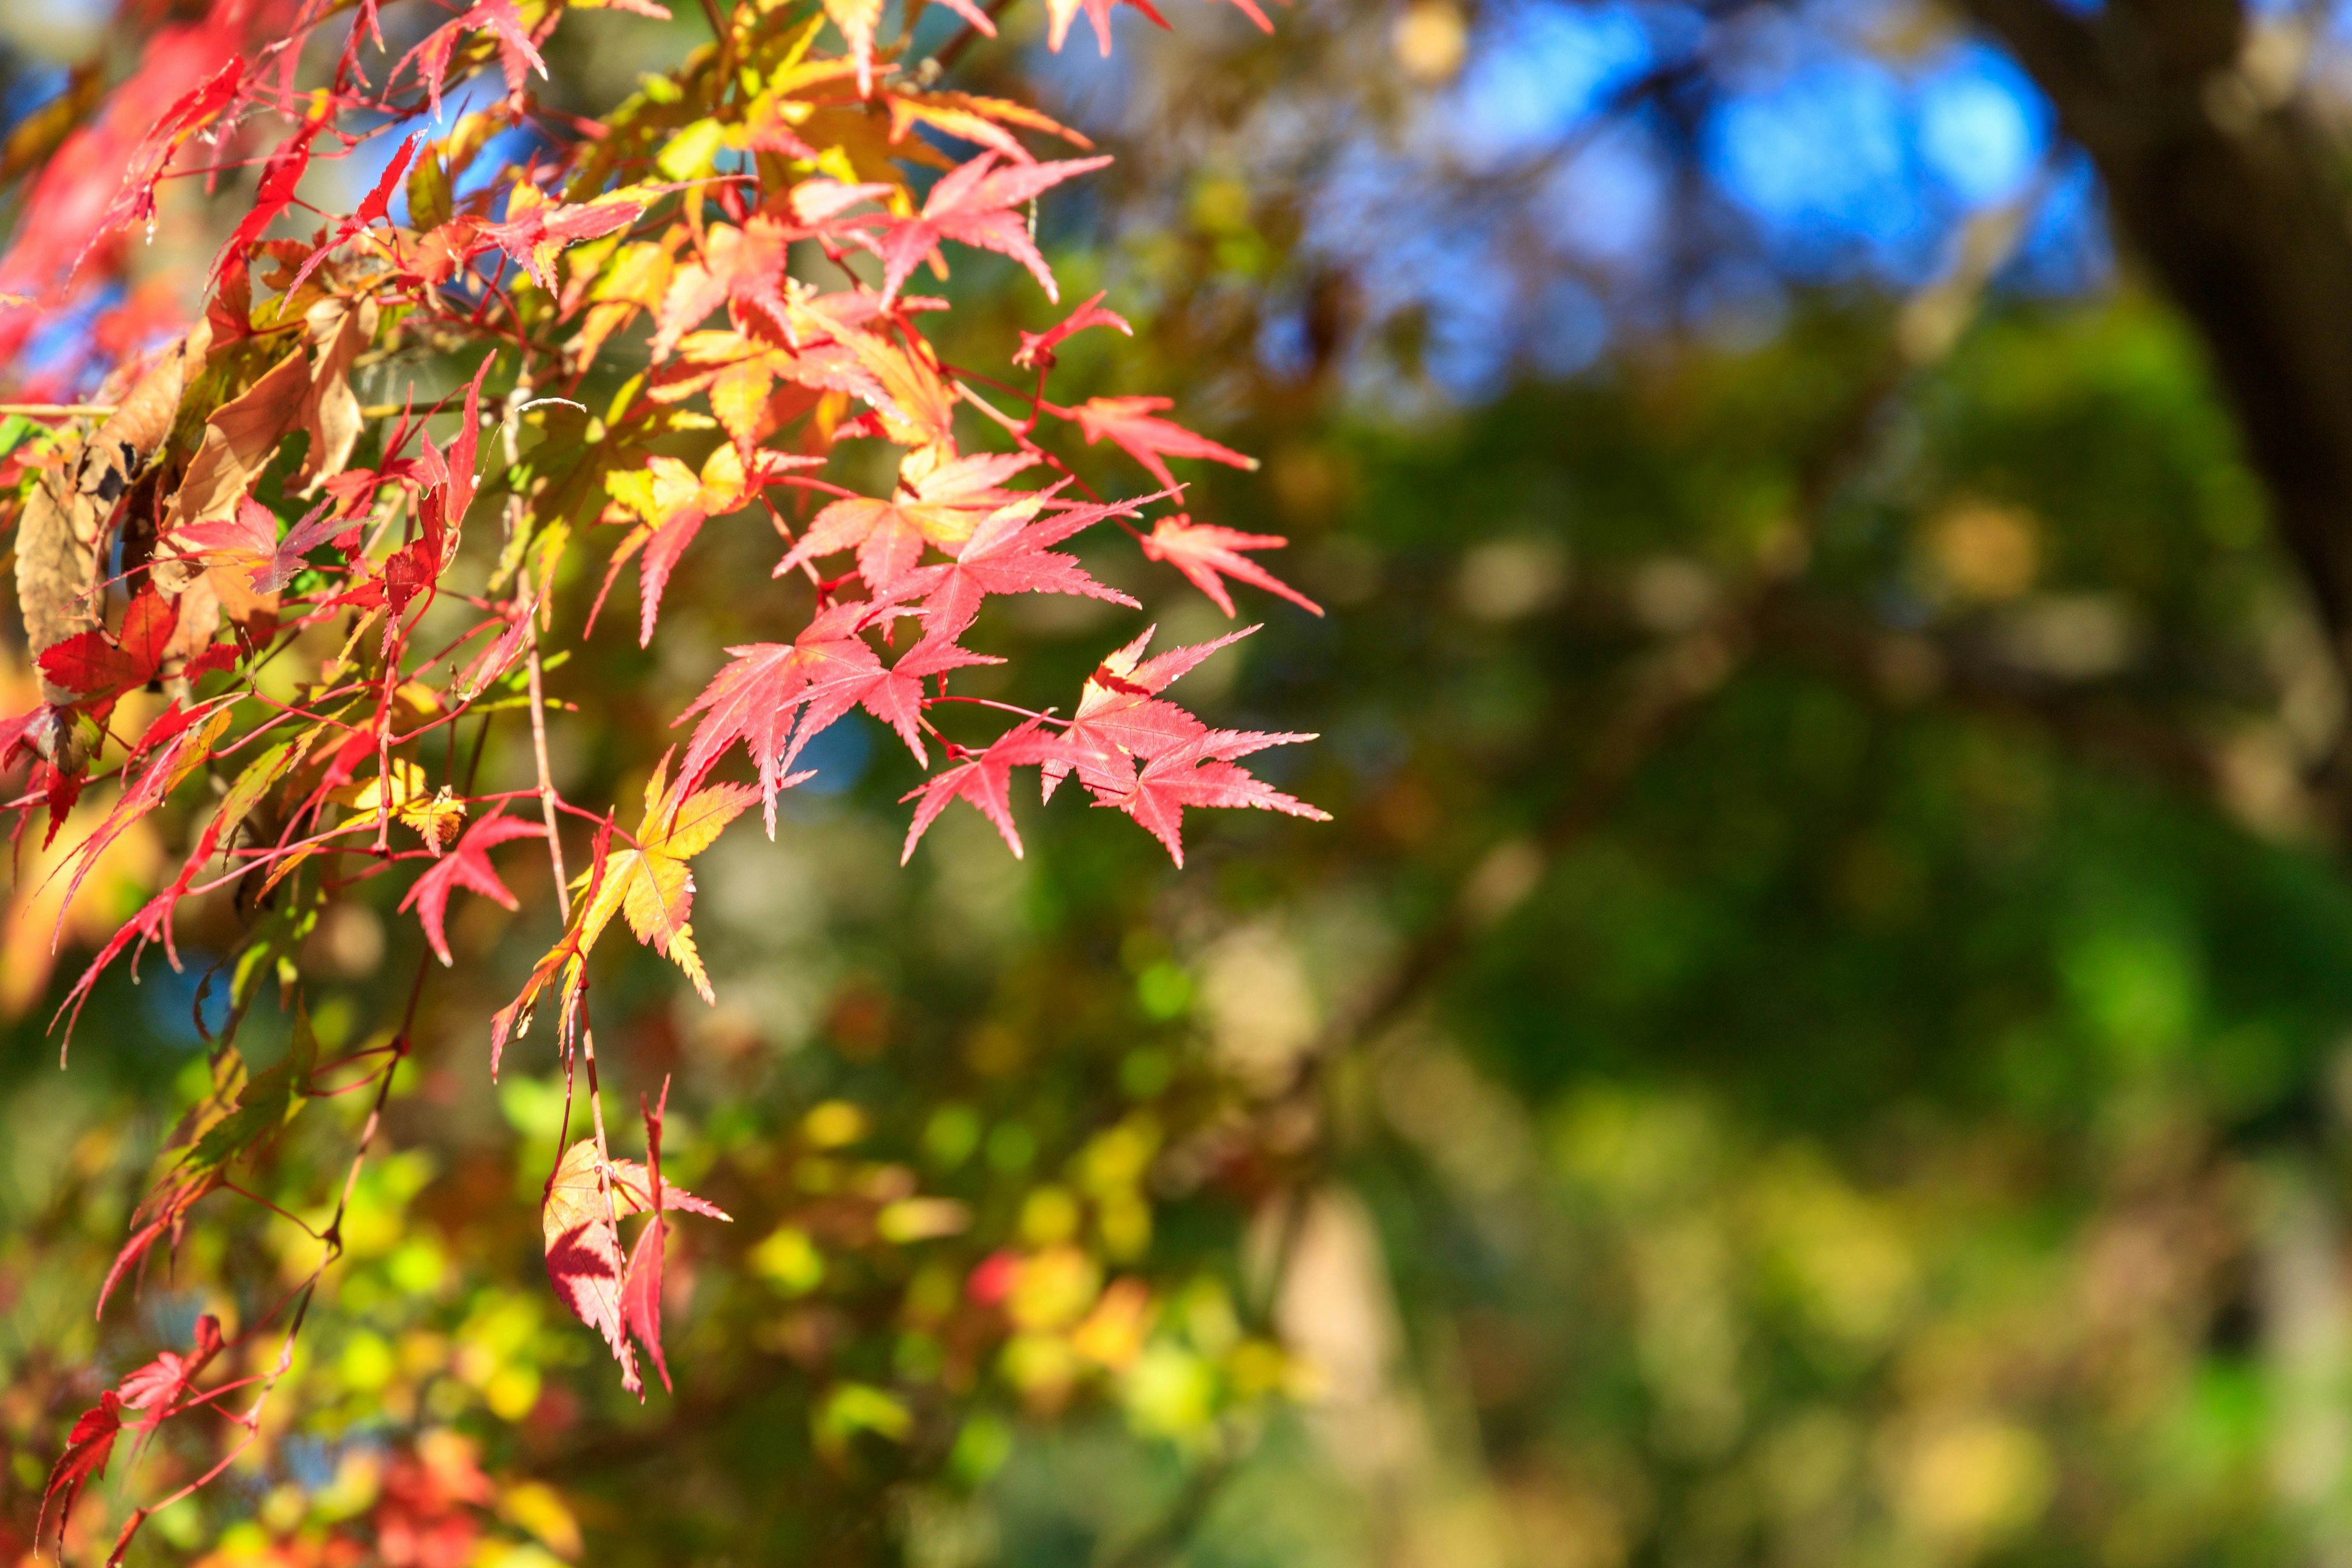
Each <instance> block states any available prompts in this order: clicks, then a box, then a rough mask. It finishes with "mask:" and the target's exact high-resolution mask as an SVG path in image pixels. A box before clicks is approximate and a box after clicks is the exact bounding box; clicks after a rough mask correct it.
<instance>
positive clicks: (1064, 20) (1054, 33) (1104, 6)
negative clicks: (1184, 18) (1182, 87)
mask: <svg viewBox="0 0 2352 1568" xmlns="http://www.w3.org/2000/svg"><path fill="white" fill-rule="evenodd" d="M1115 4H1117V0H1045V16H1046V35H1045V41H1046V46H1047V47H1049V48H1051V49H1053V50H1054V52H1055V53H1056V54H1059V53H1060V52H1061V49H1062V40H1063V39H1064V38H1066V37H1068V36H1069V32H1070V24H1071V23H1072V22H1074V21H1076V19H1077V16H1078V12H1079V11H1080V9H1082V8H1083V9H1084V10H1085V12H1086V14H1087V21H1088V22H1089V23H1091V24H1093V26H1094V30H1095V42H1096V43H1097V45H1099V46H1100V47H1101V48H1102V52H1103V56H1104V58H1109V56H1110V8H1111V6H1112V5H1115ZM1128 4H1129V5H1133V6H1134V7H1135V8H1136V9H1137V10H1139V11H1140V12H1142V13H1143V14H1144V15H1145V16H1149V17H1150V18H1151V20H1152V22H1153V24H1154V25H1155V26H1160V27H1165V26H1168V18H1167V17H1165V16H1161V15H1160V13H1159V11H1158V10H1156V9H1154V8H1153V6H1152V4H1151V0H1128Z"/></svg>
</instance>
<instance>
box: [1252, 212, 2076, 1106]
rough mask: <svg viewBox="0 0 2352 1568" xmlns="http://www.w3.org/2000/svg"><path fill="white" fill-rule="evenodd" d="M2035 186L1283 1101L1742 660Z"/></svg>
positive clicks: (1993, 264)
mask: <svg viewBox="0 0 2352 1568" xmlns="http://www.w3.org/2000/svg"><path fill="white" fill-rule="evenodd" d="M2039 195H2040V192H2039V189H2038V188H2037V189H2035V190H2033V191H2029V192H2028V193H2027V194H2026V195H2023V196H2021V197H2020V198H2019V199H2018V200H2017V201H2015V202H2013V203H2011V205H2008V206H2006V207H2003V208H2000V209H1999V210H1997V211H1994V212H1991V213H1988V214H1986V215H1984V216H1981V217H1979V218H1978V219H1977V220H1976V221H1974V222H1973V223H1971V224H1969V226H1967V227H1966V228H1964V229H1963V230H1962V231H1961V234H1960V237H1959V240H1958V245H1957V247H1955V255H1954V256H1953V258H1952V259H1951V261H1950V262H1949V264H1948V266H1947V268H1945V271H1944V274H1943V276H1942V277H1941V278H1940V279H1938V280H1937V282H1935V283H1932V284H1930V285H1929V286H1927V288H1926V289H1922V290H1920V291H1919V292H1918V293H1917V294H1916V295H1915V296H1913V298H1912V299H1911V300H1909V301H1908V303H1907V304H1906V306H1905V308H1904V310H1902V312H1901V313H1900V315H1899V316H1898V318H1897V319H1896V321H1895V326H1894V330H1893V331H1892V332H1891V333H1890V335H1889V337H1888V341H1887V343H1886V347H1885V353H1884V355H1883V358H1882V360H1881V363H1879V365H1878V366H1877V368H1876V369H1875V370H1874V371H1873V372H1871V373H1870V374H1867V375H1865V376H1864V378H1863V379H1862V380H1861V382H1860V383H1859V384H1857V385H1856V386H1855V388H1854V389H1853V393H1852V394H1851V395H1850V396H1849V397H1848V399H1847V401H1846V403H1845V405H1843V408H1842V409H1841V411H1840V412H1839V414H1838V415H1837V416H1836V417H1835V418H1834V419H1832V421H1831V422H1830V423H1829V425H1828V426H1827V427H1826V428H1825V429H1824V430H1823V431H1822V437H1821V439H1820V440H1819V442H1818V443H1817V444H1816V445H1815V446H1814V447H1813V449H1812V450H1811V452H1810V453H1808V454H1807V455H1806V457H1805V458H1804V460H1803V461H1802V462H1801V464H1800V466H1799V468H1798V474H1797V485H1796V496H1795V499H1794V501H1793V503H1792V504H1791V506H1790V515H1789V517H1788V519H1787V521H1785V522H1784V523H1783V525H1782V527H1781V528H1780V531H1779V532H1778V533H1777V534H1776V535H1775V536H1774V537H1772V538H1771V539H1770V540H1769V541H1768V542H1766V543H1765V545H1764V546H1763V547H1762V548H1761V549H1760V550H1759V552H1758V553H1757V556H1756V559H1755V561H1754V563H1753V564H1752V565H1751V567H1750V569H1749V571H1748V576H1747V578H1746V580H1745V581H1744V582H1742V583H1741V584H1738V585H1737V586H1736V587H1735V588H1734V589H1733V590H1732V591H1731V592H1730V593H1728V594H1727V595H1724V597H1723V600H1722V602H1721V603H1720V604H1719V605H1717V608H1716V609H1715V610H1714V611H1713V612H1712V613H1710V614H1709V615H1708V616H1706V617H1705V618H1704V619H1702V620H1701V621H1700V622H1699V623H1698V624H1697V625H1696V626H1693V627H1692V628H1691V629H1690V630H1688V631H1686V632H1685V633H1683V634H1682V635H1680V636H1678V637H1675V638H1673V639H1672V640H1670V641H1669V642H1667V643H1666V644H1665V646H1664V647H1661V648H1659V649H1658V650H1657V651H1656V652H1655V653H1654V654H1652V655H1651V656H1650V657H1649V658H1645V659H1643V661H1641V663H1640V664H1639V665H1638V666H1637V667H1636V668H1634V670H1633V672H1632V674H1631V676H1630V677H1629V678H1628V679H1627V680H1626V683H1625V690H1624V693H1623V695H1622V698H1621V699H1620V700H1619V701H1618V703H1617V704H1616V706H1615V707H1614V708H1613V709H1612V710H1611V711H1610V713H1609V715H1608V716H1607V717H1606V718H1605V719H1603V720H1602V721H1601V723H1600V725H1599V726H1598V727H1597V729H1596V730H1595V731H1594V732H1593V733H1594V739H1593V742H1592V743H1591V748H1590V750H1589V751H1588V752H1587V753H1586V757H1585V763H1584V767H1583V770H1582V772H1581V773H1579V775H1578V776H1577V779H1576V782H1575V784H1573V785H1572V786H1571V787H1570V790H1569V791H1568V793H1567V794H1566V795H1563V796H1561V797H1560V798H1559V801H1557V802H1556V803H1555V804H1554V805H1553V807H1552V809H1551V811H1550V812H1549V815H1548V816H1546V817H1545V819H1544V822H1543V824H1542V826H1540V827H1539V828H1538V831H1537V832H1536V834H1535V835H1534V836H1533V837H1532V838H1531V839H1514V840H1510V841H1507V842H1505V843H1502V844H1498V845H1496V846H1495V847H1493V848H1492V849H1491V850H1489V851H1488V853H1487V854H1486V856H1485V857H1484V858H1481V859H1480V860H1479V861H1478V863H1477V864H1476V865H1475V867H1473V868H1472V869H1471V871H1470V872H1469V874H1468V875H1467V876H1465V878H1464V879H1462V881H1461V882H1460V884H1459V885H1458V887H1457V888H1456V889H1455V893H1454V898H1453V900H1452V901H1451V903H1450V905H1449V907H1448V910H1447V912H1446V914H1445V915H1444V917H1443V918H1442V919H1440V920H1439V921H1437V922H1436V923H1435V924H1434V925H1433V926H1431V927H1430V928H1429V929H1428V930H1427V931H1424V932H1423V933H1422V935H1421V936H1420V938H1419V939H1418V940H1416V941H1415V942H1413V943H1412V945H1411V946H1410V947H1408V948H1407V949H1406V951H1405V952H1404V954H1403V956H1402V959H1401V960H1400V961H1399V962H1398V963H1396V964H1395V965H1394V966H1392V967H1391V969H1390V971H1389V972H1388V974H1387V975H1386V977H1385V978H1384V979H1382V980H1381V982H1380V983H1379V984H1376V985H1374V986H1373V987H1372V988H1371V989H1370V990H1369V991H1368V992H1366V993H1365V994H1363V995H1361V996H1360V997H1359V998H1358V999H1357V1000H1356V1002H1355V1004H1354V1005H1352V1006H1350V1007H1348V1008H1346V1009H1344V1010H1343V1011H1341V1012H1340V1013H1339V1016H1336V1017H1335V1018H1334V1019H1333V1021H1332V1022H1331V1024H1330V1026H1328V1028H1327V1029H1326V1030H1325V1031H1324V1033H1323V1035H1322V1036H1321V1037H1320V1038H1319V1039H1318V1041H1317V1042H1316V1044H1315V1045H1314V1046H1313V1047H1311V1049H1310V1050H1309V1051H1308V1052H1307V1055H1306V1056H1305V1057H1304V1058H1302V1061H1301V1063H1300V1066H1299V1068H1298V1071H1297V1077H1296V1079H1294V1082H1293V1084H1292V1086H1291V1088H1290V1089H1289V1090H1288V1092H1287V1093H1286V1095H1285V1096H1283V1099H1284V1100H1291V1101H1295V1100H1297V1097H1299V1096H1301V1095H1303V1094H1307V1093H1310V1092H1312V1091H1313V1089H1314V1087H1315V1085H1316V1083H1317V1081H1318V1079H1319V1077H1320V1074H1321V1071H1322V1069H1323V1068H1324V1066H1325V1065H1326V1064H1327V1063H1328V1061H1329V1060H1330V1059H1331V1058H1334V1057H1335V1056H1337V1055H1338V1054H1339V1053H1340V1052H1341V1051H1343V1050H1344V1049H1346V1048H1347V1047H1349V1046H1350V1045H1351V1044H1355V1043H1359V1042H1362V1041H1366V1040H1370V1039H1372V1038H1375V1037H1378V1036H1380V1035H1381V1034H1382V1033H1384V1032H1385V1031H1386V1030H1387V1029H1389V1028H1390V1027H1391V1026H1393V1025H1394V1024H1395V1023H1396V1022H1397V1021H1398V1019H1399V1018H1401V1017H1402V1016H1403V1015H1404V1014H1405V1012H1406V1011H1407V1010H1409V1009H1410V1008H1411V1007H1412V1005H1414V1004H1415V1003H1416V1002H1417V1001H1418V1000H1419V999H1420V997H1421V995H1422V994H1423V992H1424V991H1425V990H1426V989H1427V988H1428V987H1429V986H1430V984H1432V983H1433V981H1435V980H1436V979H1437V977H1438V976H1439V975H1441V974H1442V973H1444V972H1445V970H1446V969H1448V968H1449V967H1451V966H1452V964H1453V963H1454V961H1455V960H1456V959H1457V958H1458V957H1460V955H1461V954H1462V952H1464V950H1465V948H1467V947H1468V946H1469V944H1470V943H1471V942H1474V941H1475V939H1476V938H1477V937H1478V936H1480V935H1481V934H1483V933H1484V932H1485V931H1487V930H1489V929H1491V928H1492V927H1493V926H1494V925H1496V923H1497V922H1498V921H1501V920H1502V919H1503V918H1504V917H1506V916H1507V915H1508V914H1509V913H1510V912H1511V911H1512V910H1515V909H1517V907H1518V906H1519V905H1520V903H1522V902H1523V901H1524V900H1526V899H1527V897H1528V895H1529V894H1531V893H1532V892H1534V890H1535V889H1536V887H1537V886H1538V884H1539V883H1540V882H1541V880H1542V879H1543V876H1544V874H1545V873H1546V872H1547V871H1548V870H1549V868H1551V866H1552V865H1553V864H1555V863H1556V862H1557V861H1558V860H1559V858H1560V857H1561V856H1562V855H1563V854H1565V853H1566V852H1567V851H1568V850H1569V849H1570V848H1571V847H1574V846H1575V845H1576V844H1578V843H1580V841H1582V840H1583V839H1584V838H1585V837H1587V836H1588V835H1589V834H1591V832H1592V830H1593V829H1594V828H1595V827H1596V826H1599V825H1600V824H1601V822H1602V821H1603V820H1604V819H1605V818H1606V817H1607V816H1608V815H1609V813H1610V812H1611V811H1612V809H1613V808H1614V807H1615V806H1616V805H1617V803H1618V802H1619V800H1620V799H1622V796H1623V795H1624V792H1625V790H1626V788H1627V786H1629V785H1630V784H1632V783H1633V780H1634V778H1635V777H1636V776H1637V775H1638V774H1639V773H1640V772H1641V771H1642V768H1643V765H1644V764H1645V763H1647V762H1648V761H1649V760H1650V758H1651V757H1652V756H1654V754H1655V753H1656V752H1657V750H1658V748H1659V747H1660V745H1662V744H1663V743H1664V742H1665V741H1666V740H1667V738H1668V737H1669V736H1671V735H1672V734H1673V733H1674V732H1675V731H1676V730H1678V729H1680V728H1681V726H1682V725H1683V724H1684V723H1685V722H1686V721H1688V720H1689V719H1690V718H1691V717H1692V716H1693V715H1694V714H1695V713H1696V711H1697V710H1699V709H1700V708H1701V707H1702V706H1703V705H1704V704H1705V703H1706V700H1707V699H1709V698H1710V697H1712V696H1713V695H1714V694H1715V693H1716V692H1717V691H1719V690H1721V689H1722V688H1723V686H1724V684H1725V682H1726V681H1727V679H1729V678H1730V677H1731V676H1732V675H1733V674H1734V673H1735V672H1736V671H1737V670H1738V668H1741V667H1742V666H1743V665H1744V664H1746V663H1747V661H1748V659H1749V658H1750V657H1751V656H1752V655H1753V654H1754V653H1755V651H1756V649H1757V647H1758V643H1759V635H1760V632H1761V630H1762V628H1763V627H1764V626H1766V625H1767V624H1768V623H1769V622H1770V621H1771V620H1772V619H1773V618H1774V616H1776V614H1777V613H1778V611H1779V609H1780V605H1781V603H1782V601H1783V599H1784V598H1785V597H1786V595H1788V593H1789V592H1790V589H1791V587H1792V586H1793V585H1794V584H1796V583H1797V582H1799V581H1800V580H1801V578H1802V576H1803V574H1804V571H1805V568H1806V566H1807V564H1808V563H1809V562H1810V560H1811V553H1812V549H1813V544H1814V542H1815V540H1816V539H1817V538H1818V536H1819V534H1820V531H1821V528H1822V521H1823V519H1824V517H1825V515H1826V513H1827V511H1828V510H1829V506H1830V503H1831V502H1832V500H1834V499H1835V498H1836V496H1837V493H1838V491H1839V490H1840V489H1842V488H1843V485H1844V483H1845V481H1846V480H1847V479H1849V478H1850V477H1851V476H1852V475H1853V473H1854V472H1855V471H1856V470H1857V469H1858V468H1860V467H1861V466H1862V465H1863V464H1864V462H1865V461H1866V460H1867V458H1869V456H1870V454H1871V452H1872V451H1873V450H1874V447H1875V444H1876V437H1877V434H1878V432H1879V430H1880V429H1881V428H1882V426H1883V425H1884V422H1885V414H1886V413H1887V411H1888V410H1889V408H1890V407H1891V406H1892V405H1893V404H1894V403H1895V401H1896V400H1897V399H1898V398H1899V396H1900V395H1901V394H1902V393H1903V391H1904V390H1905V389H1906V387H1907V386H1908V385H1909V384H1910V383H1911V382H1912V380H1913V379H1914V378H1915V377H1916V374H1918V373H1919V372H1920V371H1921V370H1923V369H1925V368H1927V367H1928V366H1930V365H1932V364H1934V363H1937V361H1939V360H1941V359H1942V358H1943V357H1944V356H1945V355H1946V354H1947V353H1949V352H1950V350H1951V348H1952V345H1953V344H1954V343H1955V342H1958V339H1959V336H1960V334H1961V332H1962V331H1964V330H1965V329H1966V326H1967V324H1968V322H1969V320H1970V319H1972V317H1973V314H1974V312H1975V309H1976V304H1977V301H1978V300H1979V297H1980V296H1981V294H1982V292H1983V289H1984V285H1985V283H1986V282H1987V280H1988V279H1990V277H1991V276H1992V274H1993V272H1994V271H1995V270H1996V269H1997V268H1999V267H2000V264H2001V262H2002V261H2003V260H2005V259H2006V258H2008V256H2009V255H2010V253H2011V249H2012V248H2013V247H2014V246H2015V243H2016V239H2017V237H2018V234H2019V232H2020V230H2021V227H2022V226H2023V220H2024V216H2025V215H2026V214H2027V213H2029V212H2031V211H2032V209H2033V205H2034V203H2035V201H2036V200H2037V199H2038V197H2039Z"/></svg>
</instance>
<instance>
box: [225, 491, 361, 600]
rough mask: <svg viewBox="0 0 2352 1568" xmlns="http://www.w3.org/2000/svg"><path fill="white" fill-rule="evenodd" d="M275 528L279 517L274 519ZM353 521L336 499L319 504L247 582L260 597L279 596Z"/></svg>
mask: <svg viewBox="0 0 2352 1568" xmlns="http://www.w3.org/2000/svg"><path fill="white" fill-rule="evenodd" d="M270 521H271V522H272V524H273V525H274V524H275V523H276V521H277V520H276V519H275V518H272V519H271V520H270ZM350 526H351V523H350V520H349V519H347V518H344V517H342V516H341V515H340V514H339V513H338V512H337V511H336V510H335V498H334V497H333V496H332V495H329V496H328V497H326V498H325V499H324V500H320V502H319V504H318V505H316V506H314V507H312V508H311V509H310V510H309V511H307V512H304V513H303V514H302V519H301V521H299V522H297V523H296V524H295V525H294V527H293V529H292V531H290V532H289V533H288V534H287V535H286V537H285V538H284V539H281V540H278V541H276V542H274V543H273V544H272V545H271V546H270V548H269V551H268V555H269V559H268V561H267V562H265V563H262V564H260V565H258V566H256V567H255V568H254V569H253V570H252V571H251V572H250V573H248V574H247V579H248V580H249V581H250V582H251V583H252V584H253V591H254V592H255V593H257V594H275V593H277V592H278V590H279V589H281V588H283V587H285V586H286V584H289V583H291V582H292V581H294V574H296V573H298V572H299V571H301V570H302V569H303V568H304V567H305V566H307V565H309V564H310V563H309V562H308V561H307V560H305V559H304V557H306V556H308V555H309V554H310V552H312V551H313V550H316V549H318V548H319V546H320V545H321V544H324V543H326V542H327V541H329V540H331V539H332V538H334V537H335V535H336V534H338V533H341V532H342V531H343V530H345V529H346V528H348V527H350Z"/></svg>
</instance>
